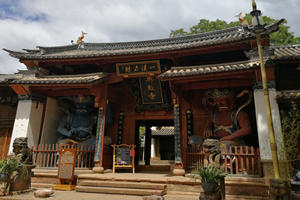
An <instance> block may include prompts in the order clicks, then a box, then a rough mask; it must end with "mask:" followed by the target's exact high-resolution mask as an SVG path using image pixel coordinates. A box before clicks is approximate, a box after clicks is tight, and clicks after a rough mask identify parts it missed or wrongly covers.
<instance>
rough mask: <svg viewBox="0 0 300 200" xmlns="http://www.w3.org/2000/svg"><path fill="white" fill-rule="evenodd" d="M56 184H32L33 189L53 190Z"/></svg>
mask: <svg viewBox="0 0 300 200" xmlns="http://www.w3.org/2000/svg"><path fill="white" fill-rule="evenodd" d="M53 186H54V184H51V183H31V188H52V187H53Z"/></svg>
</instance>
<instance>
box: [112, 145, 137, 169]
mask: <svg viewBox="0 0 300 200" xmlns="http://www.w3.org/2000/svg"><path fill="white" fill-rule="evenodd" d="M111 146H112V147H113V148H114V154H113V173H115V170H116V169H118V168H132V173H134V172H135V169H134V156H135V150H134V148H135V145H127V144H120V145H115V144H114V145H111Z"/></svg>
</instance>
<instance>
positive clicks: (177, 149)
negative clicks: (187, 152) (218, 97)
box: [169, 82, 185, 176]
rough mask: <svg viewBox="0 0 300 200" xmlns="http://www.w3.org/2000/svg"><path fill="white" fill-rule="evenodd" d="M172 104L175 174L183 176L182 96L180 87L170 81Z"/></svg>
mask: <svg viewBox="0 0 300 200" xmlns="http://www.w3.org/2000/svg"><path fill="white" fill-rule="evenodd" d="M169 84H170V90H171V96H172V104H173V106H174V153H175V169H174V170H173V174H174V175H175V176H181V175H184V174H185V170H184V169H183V163H182V149H181V120H180V119H181V115H180V96H179V95H178V88H177V87H176V86H175V85H173V84H172V82H169Z"/></svg>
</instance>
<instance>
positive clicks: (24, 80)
mask: <svg viewBox="0 0 300 200" xmlns="http://www.w3.org/2000/svg"><path fill="white" fill-rule="evenodd" d="M107 76H108V74H106V73H102V72H98V73H92V74H80V75H60V76H59V75H56V76H52V75H51V76H43V77H32V76H21V77H19V78H16V79H11V80H9V81H8V82H9V84H42V85H52V84H83V83H89V84H95V83H98V82H100V81H103V80H104V79H106V77H107Z"/></svg>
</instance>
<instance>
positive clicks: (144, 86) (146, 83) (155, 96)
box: [139, 76, 164, 104]
mask: <svg viewBox="0 0 300 200" xmlns="http://www.w3.org/2000/svg"><path fill="white" fill-rule="evenodd" d="M139 80H140V87H141V95H142V100H143V104H157V103H164V102H163V95H162V90H161V84H160V80H158V79H157V78H155V77H152V76H149V77H140V78H139Z"/></svg>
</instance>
